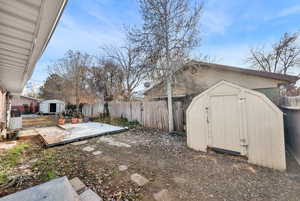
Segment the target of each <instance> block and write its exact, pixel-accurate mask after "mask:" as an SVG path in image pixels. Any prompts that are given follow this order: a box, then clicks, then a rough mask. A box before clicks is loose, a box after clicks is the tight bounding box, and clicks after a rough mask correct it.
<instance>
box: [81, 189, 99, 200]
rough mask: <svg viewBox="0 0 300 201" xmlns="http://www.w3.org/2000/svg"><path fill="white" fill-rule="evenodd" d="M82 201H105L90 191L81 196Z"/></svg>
mask: <svg viewBox="0 0 300 201" xmlns="http://www.w3.org/2000/svg"><path fill="white" fill-rule="evenodd" d="M79 197H80V201H103V199H102V198H101V197H99V196H98V195H97V194H96V193H95V192H94V191H92V190H91V189H88V190H86V191H84V192H83V193H81V194H80V195H79Z"/></svg>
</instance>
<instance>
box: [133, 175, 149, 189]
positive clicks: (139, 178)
mask: <svg viewBox="0 0 300 201" xmlns="http://www.w3.org/2000/svg"><path fill="white" fill-rule="evenodd" d="M130 179H131V181H133V182H134V183H136V184H137V185H139V186H144V185H145V184H147V183H148V182H149V180H148V179H146V178H145V177H143V176H142V175H139V174H137V173H135V174H132V175H131V176H130Z"/></svg>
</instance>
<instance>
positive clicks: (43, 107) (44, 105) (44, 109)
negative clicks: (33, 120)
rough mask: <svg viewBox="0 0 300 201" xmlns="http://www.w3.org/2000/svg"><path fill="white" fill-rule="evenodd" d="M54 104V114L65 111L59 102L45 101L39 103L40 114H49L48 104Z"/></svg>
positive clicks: (61, 102) (62, 103)
mask: <svg viewBox="0 0 300 201" xmlns="http://www.w3.org/2000/svg"><path fill="white" fill-rule="evenodd" d="M51 103H55V104H56V113H60V112H64V111H65V103H64V102H63V101H61V100H45V101H42V102H41V103H40V112H41V113H45V114H50V113H51V112H50V104H51Z"/></svg>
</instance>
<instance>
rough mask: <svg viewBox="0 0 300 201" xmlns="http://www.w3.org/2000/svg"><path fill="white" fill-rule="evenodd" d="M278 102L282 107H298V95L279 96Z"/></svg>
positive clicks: (299, 103)
mask: <svg viewBox="0 0 300 201" xmlns="http://www.w3.org/2000/svg"><path fill="white" fill-rule="evenodd" d="M279 104H280V106H283V107H295V108H297V107H299V108H300V96H282V97H280V100H279Z"/></svg>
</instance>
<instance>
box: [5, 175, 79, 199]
mask: <svg viewBox="0 0 300 201" xmlns="http://www.w3.org/2000/svg"><path fill="white" fill-rule="evenodd" d="M34 200H36V201H38V200H39V201H81V200H80V198H79V195H78V194H77V193H76V192H75V190H74V189H73V188H72V186H71V184H70V183H69V180H68V178H67V177H61V178H57V179H53V180H51V181H48V182H46V183H43V184H40V185H37V186H34V187H31V188H28V189H26V190H22V191H19V192H17V193H14V194H11V195H8V196H5V197H2V198H0V201H34Z"/></svg>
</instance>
